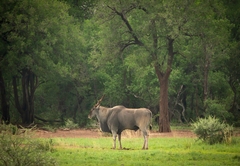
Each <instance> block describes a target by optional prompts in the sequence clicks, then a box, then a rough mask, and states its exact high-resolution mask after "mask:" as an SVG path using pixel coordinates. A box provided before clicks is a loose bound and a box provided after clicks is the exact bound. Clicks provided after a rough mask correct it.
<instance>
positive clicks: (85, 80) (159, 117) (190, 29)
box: [0, 0, 240, 132]
mask: <svg viewBox="0 0 240 166" xmlns="http://www.w3.org/2000/svg"><path fill="white" fill-rule="evenodd" d="M239 8H240V2H239V1H236V0H212V1H208V0H196V1H188V0H182V1H174V0H169V1H164V0H159V1H148V2H146V1H145V0H130V1H127V0H118V1H107V0H100V1H96V0H31V1H30V0H20V1H19V0H2V1H1V2H0V21H1V25H0V37H1V38H0V93H1V96H0V99H1V103H0V106H1V107H0V114H1V120H2V121H3V122H6V123H14V124H17V123H21V124H25V125H29V124H32V123H37V122H40V121H41V122H44V123H47V122H60V123H62V124H64V123H65V122H66V121H67V120H69V119H70V120H72V121H73V122H74V123H76V124H78V126H79V127H84V126H86V125H88V123H89V120H88V119H87V114H88V112H89V111H90V109H91V108H92V106H93V105H94V104H95V103H96V101H97V100H98V99H99V98H101V96H103V95H105V97H104V100H103V101H102V103H101V104H102V105H104V106H108V107H112V106H115V105H124V106H126V107H132V108H138V107H146V108H149V109H150V110H151V111H152V112H153V115H154V116H153V118H154V121H156V122H157V123H158V126H159V132H169V131H171V129H170V122H177V123H189V122H192V121H194V120H196V119H197V118H199V117H206V116H208V115H212V116H215V117H217V118H220V119H222V120H224V121H226V122H228V123H230V124H233V125H234V126H240V100H239V99H240V72H239V69H240V68H239V66H240V29H239V26H240V11H239V10H238V9H239Z"/></svg>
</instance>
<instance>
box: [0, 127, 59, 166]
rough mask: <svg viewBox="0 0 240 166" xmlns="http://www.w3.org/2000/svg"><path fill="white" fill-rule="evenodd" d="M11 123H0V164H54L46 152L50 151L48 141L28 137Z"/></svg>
mask: <svg viewBox="0 0 240 166" xmlns="http://www.w3.org/2000/svg"><path fill="white" fill-rule="evenodd" d="M20 133H21V132H20V130H19V129H18V128H17V127H16V126H15V127H13V125H0V147H1V150H0V165H5V166H8V165H9V166H11V165H19V166H45V165H56V163H55V160H54V159H53V158H51V157H49V156H48V154H47V153H50V152H51V151H52V148H51V147H52V145H51V141H50V142H44V141H40V140H38V139H33V138H30V135H29V134H26V133H27V132H25V133H22V134H20Z"/></svg>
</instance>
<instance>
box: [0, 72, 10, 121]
mask: <svg viewBox="0 0 240 166" xmlns="http://www.w3.org/2000/svg"><path fill="white" fill-rule="evenodd" d="M0 92H1V107H2V108H1V109H2V121H3V122H4V123H6V124H9V123H10V114H9V104H8V101H7V97H6V88H5V84H4V79H3V76H2V71H0Z"/></svg>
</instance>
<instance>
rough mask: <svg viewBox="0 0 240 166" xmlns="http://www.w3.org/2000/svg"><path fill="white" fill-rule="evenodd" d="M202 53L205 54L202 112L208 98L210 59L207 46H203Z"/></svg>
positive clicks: (205, 107)
mask: <svg viewBox="0 0 240 166" xmlns="http://www.w3.org/2000/svg"><path fill="white" fill-rule="evenodd" d="M204 53H205V64H204V80H203V103H204V112H205V111H206V109H207V104H206V101H207V98H208V74H209V66H210V57H209V54H208V52H207V46H206V44H204Z"/></svg>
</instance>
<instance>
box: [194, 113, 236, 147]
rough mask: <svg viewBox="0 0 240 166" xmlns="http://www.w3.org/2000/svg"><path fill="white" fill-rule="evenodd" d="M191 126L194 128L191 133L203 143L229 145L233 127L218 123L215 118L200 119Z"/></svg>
mask: <svg viewBox="0 0 240 166" xmlns="http://www.w3.org/2000/svg"><path fill="white" fill-rule="evenodd" d="M192 126H193V127H194V129H193V132H194V133H195V134H196V135H197V136H198V138H199V139H200V140H203V141H204V142H207V143H209V144H215V143H231V137H232V134H233V127H232V126H230V125H228V124H226V123H224V122H220V120H219V119H217V118H215V117H211V116H209V117H208V118H200V119H198V120H197V121H196V122H194V123H193V124H192Z"/></svg>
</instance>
